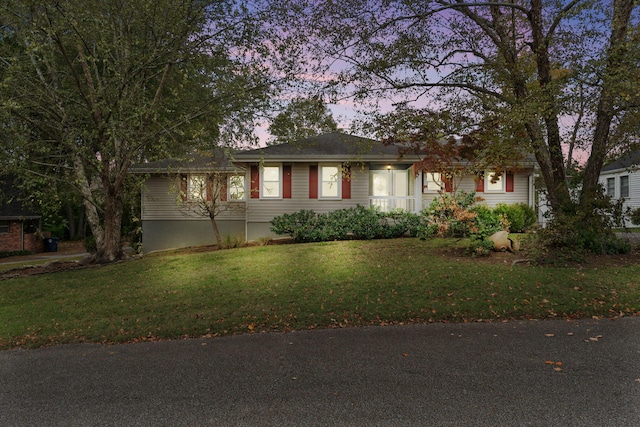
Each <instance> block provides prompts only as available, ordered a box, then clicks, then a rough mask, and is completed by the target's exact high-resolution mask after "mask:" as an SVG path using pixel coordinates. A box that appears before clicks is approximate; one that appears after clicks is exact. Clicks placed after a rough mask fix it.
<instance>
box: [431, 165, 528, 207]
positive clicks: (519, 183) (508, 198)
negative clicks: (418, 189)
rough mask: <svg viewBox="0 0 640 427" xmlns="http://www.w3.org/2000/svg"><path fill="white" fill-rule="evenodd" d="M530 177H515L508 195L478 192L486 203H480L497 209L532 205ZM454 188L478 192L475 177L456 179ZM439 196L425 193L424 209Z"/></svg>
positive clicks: (522, 175)
mask: <svg viewBox="0 0 640 427" xmlns="http://www.w3.org/2000/svg"><path fill="white" fill-rule="evenodd" d="M529 179H530V177H529V175H528V174H522V173H521V174H518V173H516V174H515V175H514V181H513V192H509V193H507V192H506V191H505V192H495V193H493V192H477V193H476V196H477V197H482V198H483V199H484V201H482V202H480V203H484V204H486V205H487V206H491V207H495V206H497V205H498V204H500V203H506V204H513V203H526V204H531V203H532V200H531V196H530V194H529V192H530V186H529ZM454 187H455V188H456V190H457V191H461V190H462V191H465V192H467V193H470V192H472V191H475V190H476V183H475V180H474V178H473V177H471V176H468V177H463V178H462V179H460V178H456V181H455V184H454ZM437 196H438V193H424V194H423V195H422V207H423V208H426V207H428V206H429V204H430V203H431V201H432V200H433V199H434V198H436V197H437Z"/></svg>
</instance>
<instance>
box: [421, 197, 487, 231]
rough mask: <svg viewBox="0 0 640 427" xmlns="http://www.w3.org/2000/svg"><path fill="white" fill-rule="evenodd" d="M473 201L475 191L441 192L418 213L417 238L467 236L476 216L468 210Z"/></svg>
mask: <svg viewBox="0 0 640 427" xmlns="http://www.w3.org/2000/svg"><path fill="white" fill-rule="evenodd" d="M474 202H475V192H471V193H466V192H464V191H460V192H458V193H455V194H450V193H441V194H440V195H439V196H438V197H436V198H435V199H433V200H432V201H431V204H430V205H429V207H428V208H426V209H423V210H422V212H421V213H420V224H419V225H418V227H417V236H418V238H420V239H426V238H429V237H433V236H440V237H464V236H467V235H468V234H469V232H470V231H471V228H472V227H473V225H474V220H475V217H476V214H475V213H474V212H472V211H471V210H470V207H471V205H472V204H473V203H474Z"/></svg>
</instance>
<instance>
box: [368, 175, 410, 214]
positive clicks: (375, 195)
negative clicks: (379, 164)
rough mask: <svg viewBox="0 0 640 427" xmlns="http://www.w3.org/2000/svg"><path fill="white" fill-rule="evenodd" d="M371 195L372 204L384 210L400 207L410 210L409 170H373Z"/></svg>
mask: <svg viewBox="0 0 640 427" xmlns="http://www.w3.org/2000/svg"><path fill="white" fill-rule="evenodd" d="M371 196H372V197H371V204H372V205H373V206H378V207H379V208H380V210H381V211H383V212H388V211H390V210H392V209H398V208H400V209H405V210H409V205H408V204H409V197H408V196H409V171H408V170H406V169H403V170H393V169H388V170H372V171H371Z"/></svg>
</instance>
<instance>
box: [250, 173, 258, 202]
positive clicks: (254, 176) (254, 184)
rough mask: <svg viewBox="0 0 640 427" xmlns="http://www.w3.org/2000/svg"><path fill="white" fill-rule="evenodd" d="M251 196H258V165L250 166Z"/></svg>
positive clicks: (255, 197)
mask: <svg viewBox="0 0 640 427" xmlns="http://www.w3.org/2000/svg"><path fill="white" fill-rule="evenodd" d="M251 198H252V199H259V198H260V169H258V166H251Z"/></svg>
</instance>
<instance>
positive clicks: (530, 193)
mask: <svg viewBox="0 0 640 427" xmlns="http://www.w3.org/2000/svg"><path fill="white" fill-rule="evenodd" d="M418 160H419V158H418V157H417V156H407V155H404V156H402V155H400V154H399V152H398V149H397V147H395V146H386V145H383V144H382V143H380V142H378V141H374V140H371V139H367V138H360V137H355V136H351V135H346V134H343V133H339V132H335V133H329V134H325V135H320V136H318V137H313V138H307V139H305V140H302V141H299V142H296V143H286V144H280V145H272V146H268V147H264V148H259V149H255V150H249V151H242V152H238V153H235V154H234V156H233V161H232V163H233V165H234V166H235V169H234V168H233V167H232V166H230V165H228V164H227V165H225V167H223V168H222V170H224V171H227V173H228V175H229V183H228V188H232V187H233V186H232V182H231V180H232V179H233V180H234V185H237V184H238V183H240V180H238V179H237V178H233V177H234V176H235V177H238V176H242V173H244V180H243V183H244V188H243V191H241V193H242V194H243V196H244V197H242V198H236V199H235V200H236V201H235V203H238V204H241V205H242V207H243V208H242V209H239V210H238V211H237V212H238V215H237V216H234V217H230V218H229V222H228V224H227V223H225V227H226V230H227V232H226V234H231V235H236V236H237V235H241V236H242V238H243V239H245V240H247V241H255V240H258V239H260V238H262V237H275V235H274V234H273V232H271V230H270V228H271V224H270V222H271V220H272V219H273V218H274V217H276V216H279V215H282V214H285V213H292V212H297V211H299V210H301V209H306V210H313V211H315V212H318V213H320V212H329V211H333V210H336V209H341V208H349V207H355V206H357V205H361V206H377V207H378V208H379V209H381V210H383V211H389V210H391V209H398V208H400V209H405V210H408V211H411V212H419V211H420V210H422V209H423V207H425V206H427V205H428V204H429V203H430V202H431V200H432V199H433V198H435V197H437V195H438V191H440V190H445V191H452V189H454V188H455V189H456V190H464V191H467V192H470V191H476V192H477V193H478V195H479V196H481V197H483V198H484V199H485V203H486V204H487V205H489V206H495V205H497V204H498V203H519V202H522V203H527V204H529V205H531V206H533V204H534V188H533V166H534V164H533V163H532V162H527V163H523V164H521V165H519V168H518V170H517V171H508V172H505V173H502V174H501V175H499V176H497V177H495V178H493V179H492V178H491V177H492V175H493V173H492V171H486V173H485V174H484V175H482V176H467V177H461V178H455V179H454V180H451V179H446V178H444V177H443V176H441V175H440V174H439V173H438V172H437V171H428V172H422V171H415V170H414V166H413V165H414V163H415V162H417V161H418ZM150 165H151V164H150ZM170 166H171V165H169V163H166V164H165V163H157V164H153V165H152V166H150V167H148V166H147V165H142V167H141V166H139V167H136V168H135V170H136V171H137V172H146V173H151V175H150V178H149V179H148V180H147V181H146V183H145V186H144V189H143V198H142V227H143V248H144V250H145V251H154V250H159V249H167V248H170V247H178V246H188V245H197V244H203V243H215V239H214V238H213V237H212V236H213V233H212V232H208V233H207V232H205V227H206V225H203V224H197V222H196V221H195V219H196V218H184V217H181V216H180V214H179V212H180V208H179V206H178V205H179V203H176V198H175V194H173V195H172V192H171V190H170V188H171V186H172V183H174V182H175V180H176V178H175V177H176V175H177V174H187V176H186V177H185V179H187V180H188V179H190V178H189V177H190V176H191V175H192V174H193V175H198V174H201V173H203V172H204V171H206V170H207V169H206V168H204V169H201V170H200V169H195V168H192V169H189V168H185V167H182V166H180V167H178V166H176V165H173V168H172V167H170ZM214 166H215V165H214ZM218 167H222V165H218ZM227 168H228V169H227ZM173 185H174V186H175V184H173ZM235 191H237V192H239V190H235ZM174 193H175V191H174ZM227 197H228V198H229V197H231V193H229V194H227ZM240 212H241V213H240ZM225 219H226V218H225ZM202 220H203V219H201V221H202ZM204 220H206V219H204ZM209 228H210V225H209ZM177 234H181V235H182V237H183V239H181V240H180V239H177V238H176V235H177ZM222 234H223V235H224V234H225V233H222Z"/></svg>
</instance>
